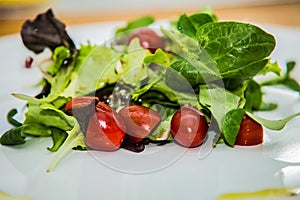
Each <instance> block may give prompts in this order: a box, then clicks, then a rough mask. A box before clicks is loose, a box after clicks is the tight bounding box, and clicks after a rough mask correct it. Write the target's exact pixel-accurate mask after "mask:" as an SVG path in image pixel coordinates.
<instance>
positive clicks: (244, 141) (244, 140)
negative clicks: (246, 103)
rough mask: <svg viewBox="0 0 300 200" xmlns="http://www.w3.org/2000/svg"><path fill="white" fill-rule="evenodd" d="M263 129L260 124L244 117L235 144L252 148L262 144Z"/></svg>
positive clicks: (246, 116)
mask: <svg viewBox="0 0 300 200" xmlns="http://www.w3.org/2000/svg"><path fill="white" fill-rule="evenodd" d="M263 135H264V131H263V127H262V125H261V124H259V123H258V122H256V121H255V120H253V119H251V118H250V117H249V116H248V115H244V117H243V120H242V122H241V126H240V130H239V133H238V135H237V137H236V141H235V144H236V145H240V146H253V145H258V144H261V143H263Z"/></svg>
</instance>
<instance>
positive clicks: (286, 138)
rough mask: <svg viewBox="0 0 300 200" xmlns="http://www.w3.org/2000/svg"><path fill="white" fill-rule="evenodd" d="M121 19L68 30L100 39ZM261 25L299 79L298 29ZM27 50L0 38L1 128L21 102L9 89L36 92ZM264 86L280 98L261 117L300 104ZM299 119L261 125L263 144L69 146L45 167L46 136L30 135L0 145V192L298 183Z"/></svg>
mask: <svg viewBox="0 0 300 200" xmlns="http://www.w3.org/2000/svg"><path fill="white" fill-rule="evenodd" d="M121 24H122V23H101V24H88V25H83V26H76V27H70V28H69V30H68V31H69V33H70V35H71V38H73V40H74V41H76V42H78V43H81V42H82V43H84V42H86V41H87V40H89V41H91V42H92V43H97V44H101V43H102V42H103V41H106V40H109V39H110V37H111V35H112V33H113V32H114V29H115V28H116V27H118V26H119V25H121ZM261 26H262V27H263V28H265V29H266V30H267V31H268V32H270V33H272V34H273V35H274V36H275V37H276V40H277V47H276V49H275V51H274V53H273V54H272V60H278V61H279V63H280V65H281V66H284V65H285V62H286V61H288V60H295V61H297V63H298V66H297V69H296V70H295V71H294V73H293V74H294V75H295V77H296V78H297V79H298V80H300V66H299V63H300V53H299V52H300V30H297V29H291V28H287V27H277V26H268V25H261ZM28 55H31V53H30V52H29V51H27V50H26V49H25V47H23V44H22V41H21V39H20V37H19V36H18V35H12V36H8V37H3V38H0V63H1V66H0V69H1V74H0V76H1V78H0V85H1V90H0V99H1V104H0V113H1V116H0V133H1V134H2V133H3V132H5V131H6V130H8V129H9V128H10V125H9V124H8V123H7V122H6V113H7V112H8V111H9V110H10V109H12V108H15V107H16V108H18V109H22V108H24V106H25V105H24V102H22V101H20V100H18V99H15V98H14V97H12V96H11V95H10V93H12V92H18V93H24V94H30V95H34V94H36V93H37V92H38V91H39V89H38V88H34V87H32V86H33V85H34V84H35V83H37V81H38V80H39V79H40V77H41V75H40V74H39V71H38V69H34V68H33V69H25V68H24V60H25V58H26V57H27V56H28ZM265 92H266V97H265V98H266V100H267V101H269V102H274V103H278V104H279V108H278V109H277V110H275V111H273V112H269V113H259V114H260V115H261V116H264V117H268V118H273V119H278V118H283V117H285V116H288V115H290V114H293V113H296V112H299V111H300V98H299V96H298V94H296V93H293V92H290V91H287V90H284V89H280V88H279V89H278V88H268V89H266V90H265ZM18 117H19V119H22V117H21V115H20V116H18ZM299 125H300V118H296V119H294V120H292V121H291V122H290V123H289V124H288V125H287V126H286V127H285V128H284V129H283V130H282V131H279V132H274V131H269V130H265V142H264V144H263V145H258V146H255V147H235V148H229V147H227V146H223V145H219V146H217V148H215V149H213V150H212V151H211V152H209V149H208V150H207V149H204V148H205V147H198V148H194V149H184V148H182V147H180V146H178V145H175V144H169V145H165V146H158V147H157V146H147V148H146V151H144V152H143V153H141V154H135V153H131V152H129V151H126V150H122V149H121V150H119V151H117V152H113V153H107V152H72V153H71V154H69V155H68V156H67V157H65V158H64V159H63V160H62V162H61V163H60V164H59V165H58V166H57V168H56V169H55V170H54V171H53V172H51V173H46V168H47V166H48V165H49V163H50V162H51V159H52V158H53V156H54V154H53V153H50V152H48V151H47V149H46V147H48V146H51V139H48V138H47V139H45V138H41V139H36V140H32V141H28V142H27V143H26V144H25V145H24V146H18V147H7V146H0V163H1V165H0V177H1V178H0V191H3V192H6V193H8V194H12V195H15V196H25V197H30V198H32V199H35V200H53V199H70V200H73V199H86V200H92V199H111V200H114V199H116V200H119V199H130V200H137V199H143V200H148V199H154V198H155V199H165V200H166V199H170V200H171V199H172V200H174V199H176V200H177V199H178V200H179V199H192V198H196V199H205V200H210V199H216V197H217V196H219V195H221V194H223V193H228V192H249V191H255V190H261V189H267V188H274V187H295V186H300V134H299ZM201 150H202V151H201ZM204 153H208V155H204ZM281 199H282V198H281ZM289 199H291V198H289ZM292 199H293V198H292ZM295 199H297V198H296V197H295Z"/></svg>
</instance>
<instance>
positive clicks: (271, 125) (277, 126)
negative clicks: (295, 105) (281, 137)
mask: <svg viewBox="0 0 300 200" xmlns="http://www.w3.org/2000/svg"><path fill="white" fill-rule="evenodd" d="M246 113H247V115H249V117H251V118H252V119H254V120H255V121H257V122H258V123H260V124H261V125H263V126H264V127H266V128H267V129H270V130H277V131H278V130H281V129H283V128H284V127H285V125H286V124H287V123H288V122H289V121H290V120H292V119H294V118H295V117H298V116H300V112H299V113H295V114H293V115H290V116H288V117H286V118H283V119H278V120H273V119H271V120H270V119H264V118H261V117H259V116H257V115H255V114H253V113H250V112H246Z"/></svg>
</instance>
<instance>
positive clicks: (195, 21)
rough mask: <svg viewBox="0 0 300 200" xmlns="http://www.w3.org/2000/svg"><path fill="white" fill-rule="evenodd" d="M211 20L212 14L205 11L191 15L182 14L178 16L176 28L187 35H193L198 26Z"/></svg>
mask: <svg viewBox="0 0 300 200" xmlns="http://www.w3.org/2000/svg"><path fill="white" fill-rule="evenodd" d="M213 21H214V19H213V18H212V16H211V15H210V14H207V13H196V14H193V15H191V16H187V15H186V14H183V15H181V16H180V17H179V20H178V22H177V29H178V30H179V31H180V32H181V33H183V34H185V35H187V36H190V37H195V36H196V32H197V29H198V28H199V27H200V26H202V25H203V24H206V23H209V22H213Z"/></svg>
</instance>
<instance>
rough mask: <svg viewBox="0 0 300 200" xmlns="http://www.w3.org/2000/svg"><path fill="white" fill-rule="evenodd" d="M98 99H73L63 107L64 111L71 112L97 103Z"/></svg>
mask: <svg viewBox="0 0 300 200" xmlns="http://www.w3.org/2000/svg"><path fill="white" fill-rule="evenodd" d="M98 100H99V99H98V98H97V97H94V96H82V97H75V98H73V99H71V100H70V101H68V102H67V103H66V105H65V111H66V112H68V111H71V110H72V109H73V108H82V107H86V106H89V105H91V103H93V102H95V101H96V102H98Z"/></svg>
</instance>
